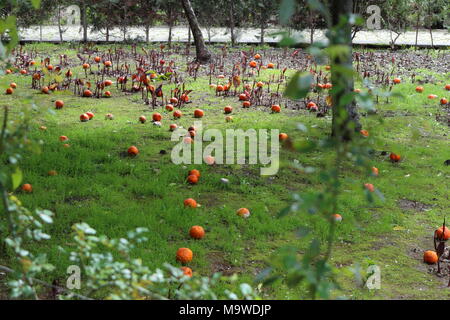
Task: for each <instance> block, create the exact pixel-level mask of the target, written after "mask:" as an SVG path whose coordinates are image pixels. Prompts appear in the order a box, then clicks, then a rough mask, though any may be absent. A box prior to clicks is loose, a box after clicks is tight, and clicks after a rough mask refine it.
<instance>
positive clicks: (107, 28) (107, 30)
mask: <svg viewBox="0 0 450 320" xmlns="http://www.w3.org/2000/svg"><path fill="white" fill-rule="evenodd" d="M106 42H109V26H108V27H106Z"/></svg>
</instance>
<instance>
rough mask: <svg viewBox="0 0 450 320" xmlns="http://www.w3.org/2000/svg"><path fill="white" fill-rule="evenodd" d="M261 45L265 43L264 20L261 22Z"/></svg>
mask: <svg viewBox="0 0 450 320" xmlns="http://www.w3.org/2000/svg"><path fill="white" fill-rule="evenodd" d="M260 43H261V45H263V44H264V22H261V39H260Z"/></svg>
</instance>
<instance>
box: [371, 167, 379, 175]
mask: <svg viewBox="0 0 450 320" xmlns="http://www.w3.org/2000/svg"><path fill="white" fill-rule="evenodd" d="M372 174H373V175H374V176H378V168H376V167H372Z"/></svg>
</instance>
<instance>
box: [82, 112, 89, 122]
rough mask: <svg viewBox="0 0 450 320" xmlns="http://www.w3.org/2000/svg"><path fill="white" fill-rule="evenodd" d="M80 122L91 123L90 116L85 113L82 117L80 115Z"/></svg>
mask: <svg viewBox="0 0 450 320" xmlns="http://www.w3.org/2000/svg"><path fill="white" fill-rule="evenodd" d="M80 121H81V122H87V121H89V116H88V115H87V114H86V113H83V114H82V115H80Z"/></svg>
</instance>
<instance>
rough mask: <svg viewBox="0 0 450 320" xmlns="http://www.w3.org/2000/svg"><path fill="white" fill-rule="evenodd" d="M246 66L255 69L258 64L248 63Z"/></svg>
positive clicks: (254, 62)
mask: <svg viewBox="0 0 450 320" xmlns="http://www.w3.org/2000/svg"><path fill="white" fill-rule="evenodd" d="M248 65H249V66H250V68H256V66H257V65H258V63H257V62H256V61H250V63H249V64H248Z"/></svg>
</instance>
